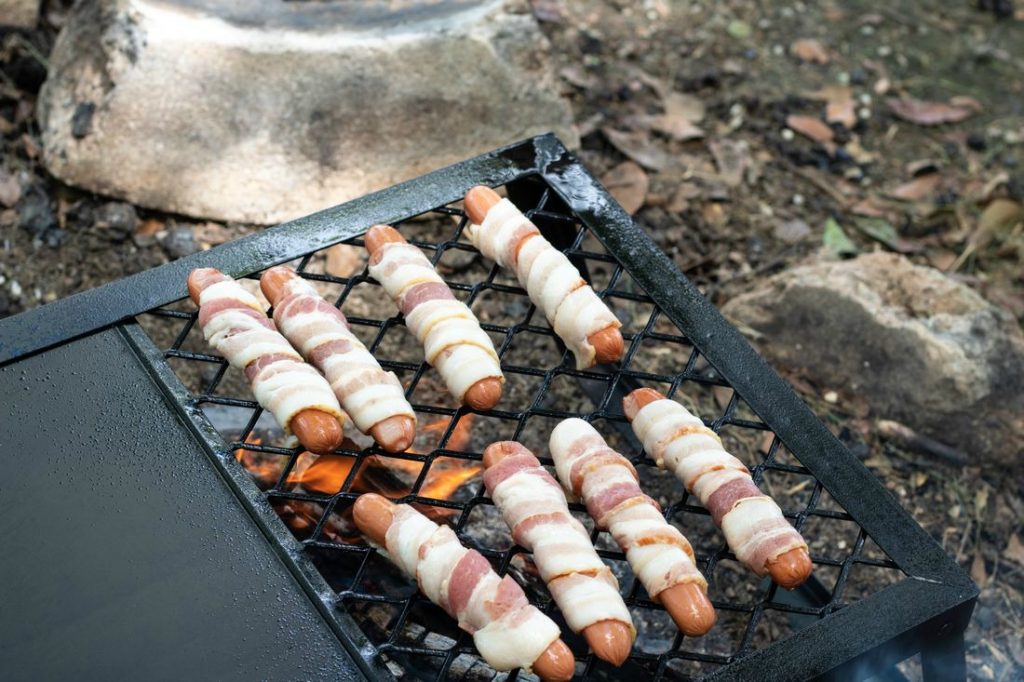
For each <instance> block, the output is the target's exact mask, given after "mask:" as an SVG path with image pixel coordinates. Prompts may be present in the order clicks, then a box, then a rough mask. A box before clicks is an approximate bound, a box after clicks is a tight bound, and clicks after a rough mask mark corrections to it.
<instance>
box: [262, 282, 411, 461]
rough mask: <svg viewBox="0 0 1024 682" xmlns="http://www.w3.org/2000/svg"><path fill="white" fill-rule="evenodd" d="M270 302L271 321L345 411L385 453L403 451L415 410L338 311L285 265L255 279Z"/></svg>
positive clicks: (400, 384) (409, 433) (396, 380)
mask: <svg viewBox="0 0 1024 682" xmlns="http://www.w3.org/2000/svg"><path fill="white" fill-rule="evenodd" d="M260 287H261V288H262V289H263V294H264V295H265V296H266V297H267V299H268V300H269V301H270V302H271V304H273V306H274V322H275V323H276V324H277V328H278V329H279V330H280V331H281V333H282V334H283V335H284V336H285V337H286V338H287V339H288V340H289V341H290V342H291V344H292V345H293V346H294V347H295V348H297V349H298V351H299V352H300V353H302V356H303V357H304V358H306V360H308V361H309V362H310V363H312V364H314V365H316V367H317V368H318V369H319V370H320V371H321V372H323V373H324V376H326V377H327V381H328V382H329V383H330V385H331V388H332V389H333V390H334V395H336V396H337V397H338V400H339V401H340V402H341V406H342V407H344V408H345V412H347V413H348V415H349V417H351V418H352V421H353V423H354V424H355V425H356V428H358V429H359V430H360V431H362V432H363V433H368V434H370V435H371V436H373V439H374V440H375V441H377V442H378V443H380V445H381V447H383V448H384V449H385V450H387V451H389V452H402V451H404V450H405V449H406V448H408V447H409V446H410V445H412V440H413V437H414V436H415V435H416V413H415V412H414V411H413V409H412V405H410V404H409V401H408V400H406V399H405V391H404V390H403V388H402V383H401V382H400V381H399V380H398V377H396V376H395V374H394V372H385V371H384V370H383V369H382V368H381V366H380V365H379V364H378V363H377V360H376V359H375V358H374V357H373V355H371V354H370V351H368V350H366V346H364V345H363V344H362V342H360V341H359V339H358V338H356V336H355V334H353V333H352V331H351V330H350V329H349V326H348V320H346V319H345V316H344V315H343V314H342V312H341V311H340V310H338V309H337V308H335V307H334V306H333V305H331V304H330V303H328V302H327V301H325V300H324V299H323V298H321V296H320V294H319V293H317V290H316V289H315V288H313V285H312V284H310V283H309V282H307V281H306V280H304V279H303V278H301V277H299V276H298V275H297V274H295V273H294V272H293V271H291V270H289V269H288V268H285V267H281V266H278V267H274V268H270V269H269V270H267V271H266V272H265V273H263V276H262V277H261V278H260Z"/></svg>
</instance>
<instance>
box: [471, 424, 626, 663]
mask: <svg viewBox="0 0 1024 682" xmlns="http://www.w3.org/2000/svg"><path fill="white" fill-rule="evenodd" d="M484 467H486V471H485V472H484V485H486V486H487V492H488V494H489V495H490V496H491V498H492V499H493V500H494V504H495V505H496V506H497V507H498V509H499V510H500V511H501V515H502V517H503V518H504V519H505V523H506V524H508V527H509V528H511V529H512V537H513V538H514V539H515V541H516V542H517V543H519V544H520V545H522V546H523V547H526V548H527V549H529V550H530V551H532V552H533V561H534V563H535V564H536V565H537V569H538V570H539V571H540V575H541V578H542V579H543V580H544V582H545V583H547V585H548V589H549V590H550V591H551V596H552V597H553V598H554V600H555V603H557V604H558V608H559V609H561V611H562V615H564V616H565V621H566V623H568V624H569V627H570V628H572V630H573V632H582V633H583V636H584V637H585V638H586V640H587V644H589V645H590V648H591V649H592V650H593V651H594V655H595V656H597V657H598V658H601V659H603V660H605V661H608V662H609V663H611V664H613V665H622V663H623V662H624V661H625V660H626V657H627V656H629V651H630V649H631V648H632V646H633V638H634V637H635V635H636V630H635V629H634V627H633V619H632V618H631V617H630V615H629V610H628V609H627V608H626V604H625V603H624V602H623V601H622V597H621V596H620V595H619V583H618V581H617V580H616V579H615V576H614V575H612V572H611V569H609V568H608V567H607V566H605V564H604V562H602V561H601V558H600V557H599V556H598V555H597V552H595V551H594V547H593V545H591V544H590V536H589V534H588V533H587V531H586V529H585V528H584V527H583V524H581V523H580V522H579V521H577V520H576V519H575V518H574V517H573V516H572V514H570V513H569V505H568V503H567V502H566V500H565V494H564V493H563V492H562V488H561V487H560V486H559V485H558V482H557V481H556V480H555V479H554V478H552V477H551V474H549V473H548V472H547V471H546V470H545V469H544V467H542V466H541V465H540V461H539V460H538V459H537V458H536V457H534V456H533V453H531V452H530V451H529V450H527V449H526V448H525V447H523V446H522V445H521V444H519V443H516V442H515V441H504V442H501V443H494V444H492V445H490V446H488V447H487V449H486V450H484Z"/></svg>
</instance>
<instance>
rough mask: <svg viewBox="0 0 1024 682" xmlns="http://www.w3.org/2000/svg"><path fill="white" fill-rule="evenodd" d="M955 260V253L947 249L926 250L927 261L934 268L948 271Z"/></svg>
mask: <svg viewBox="0 0 1024 682" xmlns="http://www.w3.org/2000/svg"><path fill="white" fill-rule="evenodd" d="M956 260H957V255H956V253H954V252H952V251H950V250H948V249H932V250H930V251H929V252H928V262H929V263H931V264H932V267H933V268H935V269H936V270H942V271H943V272H948V271H949V269H950V268H951V267H953V264H954V263H956Z"/></svg>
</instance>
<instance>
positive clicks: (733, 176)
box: [708, 138, 753, 187]
mask: <svg viewBox="0 0 1024 682" xmlns="http://www.w3.org/2000/svg"><path fill="white" fill-rule="evenodd" d="M708 146H709V147H710V148H711V156H713V157H714V159H715V165H716V166H717V167H718V174H719V175H720V176H721V178H722V181H723V182H725V184H727V185H729V186H730V187H739V186H740V185H741V184H743V176H744V174H745V173H746V172H747V169H748V168H751V166H752V165H753V161H752V160H751V158H750V145H749V144H747V141H746V140H733V139H728V138H726V139H722V140H715V141H713V142H711V144H710V145H708Z"/></svg>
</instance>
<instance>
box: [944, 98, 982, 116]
mask: <svg viewBox="0 0 1024 682" xmlns="http://www.w3.org/2000/svg"><path fill="white" fill-rule="evenodd" d="M949 103H950V104H952V105H953V106H954V107H964V108H967V109H974V111H976V112H977V113H979V114H980V113H981V112H982V111H983V110H984V109H985V107H983V106H982V105H981V102H979V101H978V100H976V99H974V98H973V97H969V96H967V95H957V96H956V97H950V98H949Z"/></svg>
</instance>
